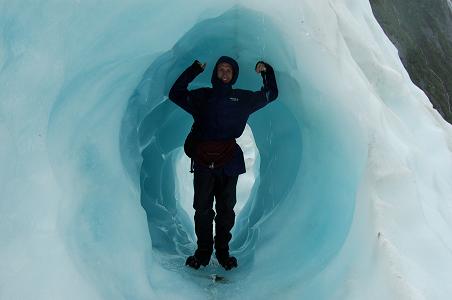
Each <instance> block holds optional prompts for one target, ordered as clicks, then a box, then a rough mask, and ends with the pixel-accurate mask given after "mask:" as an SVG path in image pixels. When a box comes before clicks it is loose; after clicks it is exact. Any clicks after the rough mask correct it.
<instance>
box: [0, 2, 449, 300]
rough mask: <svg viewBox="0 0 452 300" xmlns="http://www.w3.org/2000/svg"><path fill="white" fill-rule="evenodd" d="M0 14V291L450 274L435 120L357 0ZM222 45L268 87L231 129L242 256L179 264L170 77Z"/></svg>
mask: <svg viewBox="0 0 452 300" xmlns="http://www.w3.org/2000/svg"><path fill="white" fill-rule="evenodd" d="M0 28H1V35H0V37H1V43H0V166H1V169H0V258H1V259H0V298H1V299H162V298H163V297H165V298H167V299H204V298H210V299H225V298H230V299H275V298H284V299H369V298H372V297H373V298H375V299H447V298H448V296H449V295H450V294H451V293H452V285H451V282H450V280H449V278H452V234H451V229H452V198H451V196H450V195H452V187H451V185H450V182H452V161H451V158H452V156H451V151H452V130H451V127H450V125H448V124H447V123H446V122H445V121H444V120H443V119H442V118H441V117H440V115H439V114H438V113H437V112H436V111H435V110H434V109H433V108H432V106H431V104H430V102H429V101H428V99H427V98H426V96H425V95H424V93H423V92H421V91H420V90H419V89H418V88H416V87H415V86H414V85H413V84H412V82H411V81H410V78H409V76H408V74H407V73H406V71H405V70H404V69H403V66H402V64H401V62H400V60H399V58H398V56H397V52H396V49H395V48H394V47H393V45H392V44H391V43H390V42H389V40H388V39H387V38H386V36H385V35H384V33H383V31H382V30H381V28H380V27H379V25H378V24H377V23H376V21H375V19H374V17H373V15H372V12H371V9H370V6H369V3H368V2H367V1H364V0H334V1H333V0H331V1H327V0H322V1H319V0H306V1H285V2H284V3H276V2H275V1H262V0H259V1H258V0H254V1H253V0H250V1H240V2H233V1H218V2H216V1H207V0H206V1H189V2H188V1H152V2H150V1H147V2H145V1H127V2H124V1H108V2H107V1H105V2H103V1H97V2H94V1H64V2H60V1H49V2H47V3H37V2H36V3H35V2H29V3H25V2H23V1H4V2H2V3H1V4H0ZM221 55H230V56H232V57H234V58H236V59H237V60H238V62H239V64H240V68H241V73H240V76H239V79H238V82H237V84H236V85H235V86H236V87H241V88H246V89H254V90H258V89H259V88H260V86H261V78H260V77H259V76H257V75H256V74H255V73H254V70H253V67H254V65H255V63H256V61H258V60H260V59H263V60H266V61H268V62H269V63H271V64H272V65H273V66H274V68H275V71H276V77H277V81H278V85H279V90H280V96H279V98H278V99H277V101H276V102H274V103H272V104H270V105H269V106H267V107H265V108H264V109H262V110H260V111H258V112H257V113H255V114H254V115H253V116H252V117H251V118H250V120H249V130H247V132H246V134H245V135H244V136H243V137H242V139H241V145H242V146H243V148H246V149H247V151H246V154H247V158H248V159H247V168H248V172H247V174H246V176H245V175H244V176H241V177H240V182H239V191H238V196H239V201H240V207H238V208H240V209H239V210H238V215H237V220H236V226H235V228H234V231H233V235H234V237H233V241H232V243H231V248H232V253H233V254H235V255H236V256H237V257H238V260H239V264H240V267H239V268H238V269H235V270H233V271H231V272H225V271H223V270H222V269H221V268H220V267H219V266H218V263H217V262H216V261H215V259H213V260H212V262H211V264H210V265H209V266H208V267H206V268H203V269H200V270H198V271H193V270H189V269H187V268H186V267H185V266H184V265H183V264H184V261H185V257H186V255H188V254H190V253H191V252H192V251H193V249H194V247H195V245H194V242H195V238H194V232H193V222H192V218H191V216H192V214H193V211H190V197H191V194H190V193H192V188H191V184H192V182H191V178H190V176H191V174H189V173H188V161H187V160H186V158H184V157H183V153H182V151H181V146H182V143H183V140H184V137H185V135H186V134H187V132H188V130H189V126H190V125H191V121H192V120H191V117H190V116H189V115H188V114H186V113H185V112H183V111H182V110H181V109H179V108H178V107H176V106H175V105H174V104H173V103H172V102H170V101H168V99H167V94H168V90H169V88H170V86H171V84H172V83H173V82H174V80H175V79H176V78H177V76H178V75H179V74H180V72H182V71H183V70H184V69H185V68H186V67H187V66H189V65H190V64H191V63H192V62H193V60H194V59H199V60H201V61H206V62H207V70H206V71H205V72H204V73H203V74H201V75H200V76H199V77H198V78H197V79H196V80H195V81H194V82H193V83H192V85H191V88H196V87H200V86H205V85H209V83H210V74H211V71H212V69H211V68H212V65H213V64H214V62H215V61H216V59H217V58H218V57H219V56H221ZM214 275H218V276H225V279H223V280H214V279H215V278H218V277H215V276H214ZM326 287H327V288H326Z"/></svg>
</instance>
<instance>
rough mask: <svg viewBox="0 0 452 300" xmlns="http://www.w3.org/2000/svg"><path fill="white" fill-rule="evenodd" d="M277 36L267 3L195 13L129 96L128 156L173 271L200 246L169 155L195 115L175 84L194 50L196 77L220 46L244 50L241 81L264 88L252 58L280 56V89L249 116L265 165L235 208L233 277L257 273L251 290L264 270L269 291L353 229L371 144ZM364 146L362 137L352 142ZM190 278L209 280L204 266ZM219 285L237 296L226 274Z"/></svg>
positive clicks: (232, 52)
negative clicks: (299, 74) (177, 98)
mask: <svg viewBox="0 0 452 300" xmlns="http://www.w3.org/2000/svg"><path fill="white" fill-rule="evenodd" d="M281 36H282V34H281V32H279V31H278V29H277V28H276V26H274V25H273V24H272V23H271V22H270V21H268V20H266V19H265V16H263V15H262V14H259V13H257V12H255V11H253V10H249V9H244V8H241V7H235V8H233V9H231V10H229V11H227V12H225V13H224V14H221V15H220V16H218V17H215V18H211V19H207V20H204V21H202V22H199V23H198V24H196V25H195V26H193V27H192V28H190V29H189V30H188V31H187V32H186V33H185V34H184V35H183V36H182V37H181V38H180V39H179V40H178V41H177V43H176V44H175V45H174V47H173V48H172V49H171V50H169V51H166V52H163V53H161V54H160V55H158V56H157V57H156V58H155V60H154V61H153V62H152V64H150V66H149V68H148V69H147V70H146V72H145V74H144V76H143V78H142V80H141V82H140V84H139V85H138V86H137V88H136V90H135V92H134V93H133V95H132V96H131V97H130V99H129V102H128V106H127V111H126V113H125V116H124V119H123V123H122V131H121V133H122V134H121V150H122V154H123V161H124V163H125V165H126V167H127V169H128V171H129V174H130V175H131V176H132V177H134V178H135V180H136V181H138V180H139V182H140V189H141V204H142V206H143V208H144V209H145V211H146V213H147V220H148V226H149V232H150V235H151V237H152V245H153V249H154V250H155V251H158V252H159V253H161V255H160V256H159V259H160V262H161V263H162V264H163V265H165V266H167V267H168V268H169V269H172V270H174V271H175V272H177V271H181V270H180V267H179V266H180V265H183V264H184V261H185V257H186V256H187V255H190V254H191V253H192V252H193V251H194V249H195V244H194V241H196V239H195V237H194V229H193V222H192V220H191V219H190V218H189V217H188V215H187V214H186V212H185V211H184V210H183V209H182V208H181V206H180V205H179V204H178V202H177V199H176V197H175V194H174V193H175V173H174V166H172V164H174V161H175V160H174V155H175V153H177V151H175V150H177V149H178V148H179V147H181V146H182V145H183V142H184V139H185V136H186V134H187V133H188V131H189V129H190V126H191V123H192V121H193V120H192V118H191V116H190V115H189V114H187V113H186V112H184V111H183V110H182V109H180V108H178V107H177V106H176V105H175V104H173V103H172V102H170V101H169V100H168V99H167V95H168V91H169V88H170V87H171V85H172V83H173V82H174V80H175V79H176V78H177V76H178V75H179V74H180V73H181V72H182V71H183V70H184V69H185V68H186V67H188V66H189V65H190V64H191V63H192V62H193V60H194V59H199V60H201V61H207V62H208V68H207V69H206V71H205V72H203V73H202V74H201V75H200V76H199V77H198V78H196V79H195V81H194V82H193V83H192V84H191V86H190V88H197V87H202V86H210V74H211V72H212V69H211V68H212V67H213V66H212V65H213V64H214V63H213V62H215V61H216V59H217V58H218V57H219V56H221V55H229V56H231V57H234V58H235V59H236V60H237V61H238V62H239V65H240V67H241V74H240V76H239V79H238V82H237V83H236V84H235V87H236V88H237V87H240V88H246V89H252V90H258V89H260V86H261V79H260V77H259V76H256V74H255V72H254V70H253V68H254V65H255V63H256V61H258V60H260V59H265V60H267V61H269V62H270V63H271V64H273V65H274V66H275V69H276V76H277V81H278V84H279V87H280V96H279V98H278V100H277V101H276V102H274V103H272V104H271V105H269V106H267V107H266V108H264V109H262V110H260V111H258V112H257V113H255V114H254V115H252V116H251V118H250V120H249V125H250V126H251V128H252V131H253V134H254V137H255V140H256V145H257V147H258V150H259V153H260V156H261V159H260V174H259V178H258V180H257V181H256V182H255V184H254V186H253V192H252V193H251V195H250V197H249V199H248V202H247V205H246V206H245V208H244V209H243V211H241V213H240V214H239V215H238V216H237V220H236V225H235V228H234V231H233V240H232V242H231V250H232V254H234V255H236V256H237V257H238V259H239V261H240V269H238V270H237V271H235V272H232V273H231V274H228V278H229V280H231V281H232V282H234V283H236V282H242V283H243V285H245V283H246V285H249V286H253V285H255V286H254V288H255V289H251V290H254V291H256V292H257V289H258V287H259V286H262V282H261V280H265V282H266V284H269V285H270V286H271V287H272V289H271V291H272V293H275V294H277V293H280V292H282V291H283V289H284V286H288V285H291V284H293V282H296V281H297V282H299V281H300V280H301V281H306V282H309V281H310V280H312V278H315V277H316V275H317V274H318V273H319V272H321V271H322V270H323V268H324V267H325V266H327V265H328V263H329V261H330V260H331V259H332V258H333V257H334V256H335V255H336V254H337V252H338V251H339V249H340V248H341V246H342V243H343V242H344V239H345V238H346V236H347V233H348V230H349V226H350V224H351V220H352V217H353V211H354V201H355V200H354V199H355V193H356V188H357V183H358V176H359V174H360V172H361V168H362V164H363V161H362V160H360V159H359V156H360V155H363V154H362V153H361V154H360V153H353V152H352V149H351V148H352V145H350V143H358V142H359V141H351V140H350V136H353V129H352V128H350V131H349V132H350V133H351V134H350V136H349V135H348V134H347V126H350V124H347V122H344V121H343V120H341V119H340V118H339V117H337V118H335V117H332V114H333V112H332V111H333V110H334V109H335V108H334V107H327V106H324V107H322V104H321V103H320V102H322V98H323V97H325V95H322V92H321V91H318V90H314V89H313V88H312V87H310V86H309V84H307V83H305V84H303V81H300V80H299V79H294V78H293V77H292V76H291V75H290V74H288V73H287V72H280V71H278V69H280V68H279V66H290V65H291V64H294V58H293V52H292V51H293V49H292V48H291V45H290V42H288V41H285V40H283V39H281ZM209 63H210V68H209ZM299 82H301V84H300V83H299ZM332 102H334V99H333V100H332ZM309 103H313V104H311V105H312V106H314V109H310V104H309ZM338 127H341V129H340V131H339V132H338V130H337V129H338ZM179 150H180V149H179ZM357 150H362V149H360V148H359V147H358V148H355V149H354V150H353V151H357ZM130 162H134V163H130ZM138 170H139V172H138ZM187 172H188V169H187ZM138 178H139V179H138ZM185 272H186V271H185ZM218 272H221V270H219V266H218V265H215V264H214V265H209V266H208V267H207V268H206V269H204V270H199V273H201V274H205V275H206V278H208V275H209V274H212V273H218ZM256 274H259V275H256ZM175 276H180V275H175ZM255 276H257V277H255ZM187 278H188V279H189V280H194V281H195V282H196V283H197V284H200V285H201V286H204V287H205V286H209V285H210V283H209V282H210V281H209V280H204V281H202V280H199V278H198V277H196V276H195V277H190V276H187ZM256 278H259V280H257V279H256ZM322 284H328V285H334V284H337V283H335V282H334V281H333V282H322ZM239 285H240V284H239ZM317 288H318V287H316V289H313V291H315V292H313V291H311V292H307V295H309V296H310V297H311V296H312V297H313V296H316V297H317V296H325V297H326V295H327V294H325V295H324V294H323V293H328V291H327V290H323V289H317ZM218 293H219V295H222V296H224V297H226V296H231V294H230V293H231V292H230V288H229V287H227V286H226V287H224V288H223V289H221V288H220V290H219V291H218ZM266 293H268V290H266ZM232 295H233V294H232Z"/></svg>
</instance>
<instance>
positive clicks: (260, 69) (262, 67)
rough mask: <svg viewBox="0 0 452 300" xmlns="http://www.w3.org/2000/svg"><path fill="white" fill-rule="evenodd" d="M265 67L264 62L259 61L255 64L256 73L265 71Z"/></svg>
mask: <svg viewBox="0 0 452 300" xmlns="http://www.w3.org/2000/svg"><path fill="white" fill-rule="evenodd" d="M265 71H267V68H266V67H265V63H264V62H263V61H259V62H257V64H256V73H260V72H265Z"/></svg>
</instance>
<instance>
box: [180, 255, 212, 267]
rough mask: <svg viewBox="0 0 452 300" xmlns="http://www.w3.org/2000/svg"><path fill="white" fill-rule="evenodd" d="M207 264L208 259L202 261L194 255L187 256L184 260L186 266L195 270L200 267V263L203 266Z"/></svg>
mask: <svg viewBox="0 0 452 300" xmlns="http://www.w3.org/2000/svg"><path fill="white" fill-rule="evenodd" d="M208 264H209V261H206V260H204V261H202V260H200V259H198V258H197V257H196V256H195V255H192V256H189V257H188V258H187V260H186V261H185V265H186V266H189V267H191V268H193V269H196V270H198V269H199V267H201V265H202V266H204V267H205V266H207V265H208Z"/></svg>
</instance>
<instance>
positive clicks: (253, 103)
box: [169, 56, 278, 176]
mask: <svg viewBox="0 0 452 300" xmlns="http://www.w3.org/2000/svg"><path fill="white" fill-rule="evenodd" d="M222 62H226V63H229V64H230V65H231V66H232V67H233V70H234V72H233V77H232V80H231V81H230V82H229V83H223V82H222V81H221V80H220V79H219V78H218V77H217V74H216V70H217V66H218V64H220V63H222ZM264 64H265V67H266V71H265V72H261V75H262V78H263V83H264V86H263V87H262V88H261V90H260V91H256V92H253V91H249V90H242V89H233V88H232V85H233V84H234V83H235V82H236V81H237V77H238V75H239V66H238V64H237V62H236V61H235V60H234V59H233V58H231V57H228V56H222V57H220V58H219V59H218V61H217V63H216V64H215V67H214V69H213V73H212V79H211V82H212V88H208V87H205V88H199V89H194V90H188V84H189V83H190V82H192V81H193V80H194V79H195V77H196V76H198V75H199V74H200V73H202V72H203V69H202V67H201V66H200V65H199V64H198V62H197V61H195V62H194V63H193V64H192V65H191V66H190V67H188V68H187V69H186V70H185V71H184V72H182V74H181V75H180V76H179V78H177V80H176V82H175V83H174V84H173V86H172V87H171V90H170V92H169V99H170V100H171V101H173V102H174V103H176V104H177V105H179V106H180V107H181V108H183V109H184V110H185V111H186V112H188V113H189V114H191V115H192V116H193V119H194V136H195V137H196V138H197V139H199V140H203V141H215V140H228V139H232V138H238V137H240V136H241V135H242V133H243V131H244V130H245V126H246V122H247V121H248V117H249V116H250V115H251V114H252V113H253V112H255V111H257V110H259V109H261V108H263V107H264V106H265V105H267V104H268V103H270V102H272V101H273V100H275V99H276V98H277V97H278V88H277V85H276V79H275V73H274V71H273V68H272V67H271V66H270V65H269V64H267V63H264ZM223 168H224V173H225V174H226V175H228V176H233V175H239V174H243V173H245V172H246V169H245V160H244V158H243V152H242V149H240V146H238V145H237V149H236V151H235V153H234V157H233V159H232V160H231V161H230V162H228V163H227V164H226V165H225V166H224V167H223ZM194 170H195V171H196V170H203V171H211V170H210V169H209V168H208V167H205V166H203V165H200V164H197V163H196V162H195V163H194Z"/></svg>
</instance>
